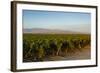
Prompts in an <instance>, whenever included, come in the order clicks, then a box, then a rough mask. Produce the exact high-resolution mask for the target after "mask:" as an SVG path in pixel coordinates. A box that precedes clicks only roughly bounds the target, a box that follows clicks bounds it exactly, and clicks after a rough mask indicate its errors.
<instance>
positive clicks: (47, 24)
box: [23, 10, 91, 33]
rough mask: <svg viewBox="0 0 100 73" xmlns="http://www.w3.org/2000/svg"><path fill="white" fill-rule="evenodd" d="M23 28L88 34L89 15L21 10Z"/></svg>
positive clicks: (89, 25) (89, 28) (89, 29)
mask: <svg viewBox="0 0 100 73" xmlns="http://www.w3.org/2000/svg"><path fill="white" fill-rule="evenodd" d="M23 28H46V29H60V30H68V31H77V32H86V33H90V32H91V14H90V13H82V12H81V13H79V12H56V11H39V10H23Z"/></svg>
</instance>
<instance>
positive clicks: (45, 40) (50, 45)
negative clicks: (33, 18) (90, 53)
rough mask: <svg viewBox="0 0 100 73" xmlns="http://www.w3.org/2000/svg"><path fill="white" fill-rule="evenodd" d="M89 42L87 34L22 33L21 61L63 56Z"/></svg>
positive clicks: (36, 60)
mask: <svg viewBox="0 0 100 73" xmlns="http://www.w3.org/2000/svg"><path fill="white" fill-rule="evenodd" d="M90 43H91V38H90V35H89V34H23V62H39V61H45V59H46V58H49V57H54V56H60V57H64V56H66V55H67V54H70V53H75V51H76V50H78V51H82V49H84V47H85V46H87V45H90ZM49 60H50V59H49ZM49 60H48V61H49Z"/></svg>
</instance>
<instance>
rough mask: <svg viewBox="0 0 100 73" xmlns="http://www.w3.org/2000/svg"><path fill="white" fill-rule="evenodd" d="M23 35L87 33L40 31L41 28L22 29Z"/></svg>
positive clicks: (53, 30)
mask: <svg viewBox="0 0 100 73" xmlns="http://www.w3.org/2000/svg"><path fill="white" fill-rule="evenodd" d="M23 33H33V34H87V33H81V32H73V31H67V30H59V29H42V28H32V29H23Z"/></svg>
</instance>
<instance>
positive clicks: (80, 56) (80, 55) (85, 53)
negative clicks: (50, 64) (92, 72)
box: [45, 46, 91, 61]
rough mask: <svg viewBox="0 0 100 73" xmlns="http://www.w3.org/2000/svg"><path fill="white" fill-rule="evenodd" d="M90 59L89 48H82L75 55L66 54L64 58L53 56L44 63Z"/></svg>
mask: <svg viewBox="0 0 100 73" xmlns="http://www.w3.org/2000/svg"><path fill="white" fill-rule="evenodd" d="M84 59H91V49H90V46H86V47H84V48H82V50H81V51H79V50H76V51H75V53H70V54H67V55H66V56H64V57H62V56H54V57H49V58H46V59H45V60H46V61H57V60H84Z"/></svg>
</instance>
